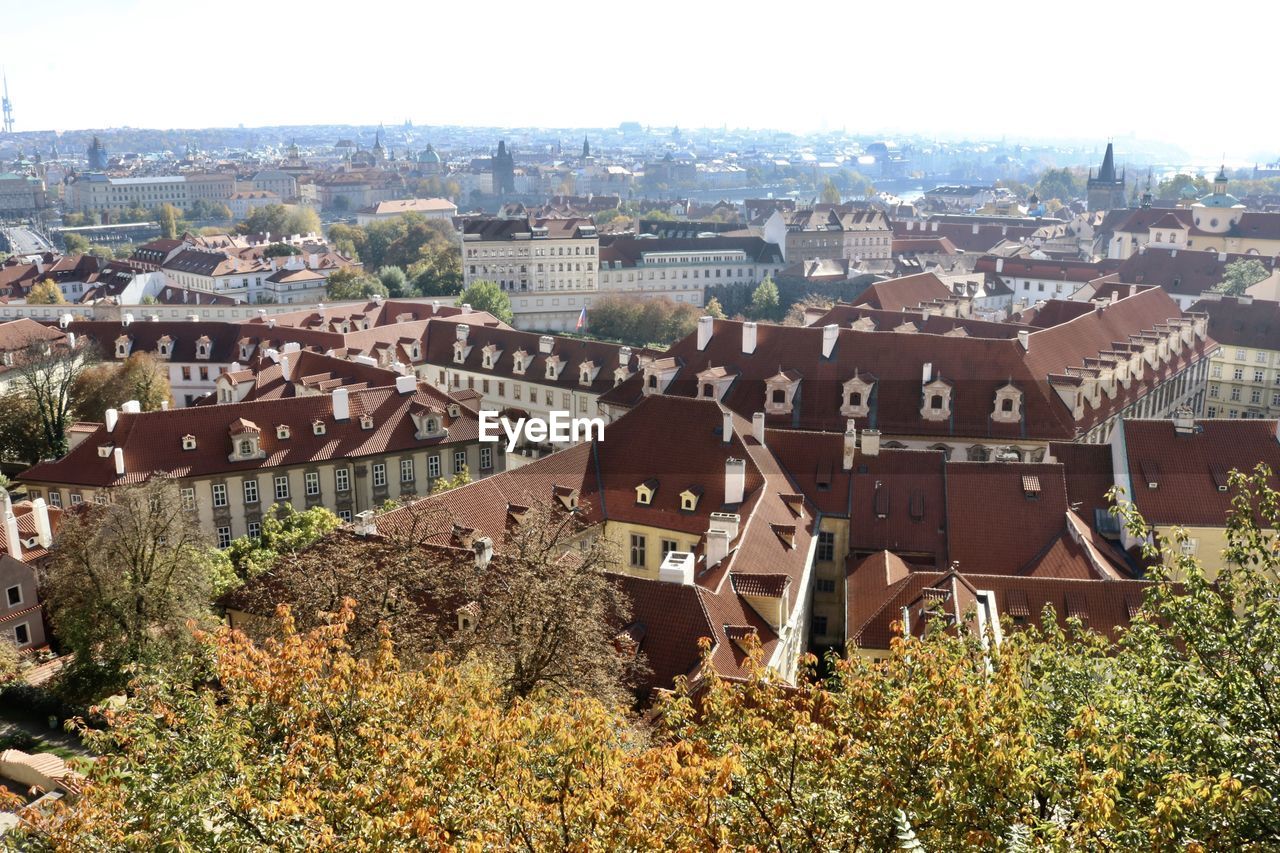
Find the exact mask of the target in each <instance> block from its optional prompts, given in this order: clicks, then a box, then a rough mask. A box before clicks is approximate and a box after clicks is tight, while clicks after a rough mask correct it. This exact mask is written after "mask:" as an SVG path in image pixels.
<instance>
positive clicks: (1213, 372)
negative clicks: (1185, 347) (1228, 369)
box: [1209, 364, 1222, 379]
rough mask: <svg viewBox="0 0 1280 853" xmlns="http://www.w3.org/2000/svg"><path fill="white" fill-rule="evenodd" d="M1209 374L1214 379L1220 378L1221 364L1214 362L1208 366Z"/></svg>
mask: <svg viewBox="0 0 1280 853" xmlns="http://www.w3.org/2000/svg"><path fill="white" fill-rule="evenodd" d="M1209 375H1210V376H1211V377H1213V378H1214V379H1221V378H1222V365H1221V364H1215V365H1214V366H1213V367H1212V368H1210V369H1209Z"/></svg>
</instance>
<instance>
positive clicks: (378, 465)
mask: <svg viewBox="0 0 1280 853" xmlns="http://www.w3.org/2000/svg"><path fill="white" fill-rule="evenodd" d="M386 484H387V463H385V462H375V463H373V485H374V487H375V488H381V487H382V486H385V485H386Z"/></svg>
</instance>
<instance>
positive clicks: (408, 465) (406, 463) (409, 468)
mask: <svg viewBox="0 0 1280 853" xmlns="http://www.w3.org/2000/svg"><path fill="white" fill-rule="evenodd" d="M400 482H402V483H412V482H413V460H412V459H401V460H400Z"/></svg>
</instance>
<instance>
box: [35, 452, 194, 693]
mask: <svg viewBox="0 0 1280 853" xmlns="http://www.w3.org/2000/svg"><path fill="white" fill-rule="evenodd" d="M208 549H209V545H208V542H207V541H206V540H205V537H204V535H203V534H202V533H201V532H200V529H199V526H198V523H197V520H196V518H195V516H194V514H193V513H192V512H191V511H190V510H188V509H187V508H186V507H185V506H184V505H183V502H182V497H181V495H180V494H179V491H178V486H177V485H176V483H175V482H174V481H172V480H169V479H166V478H163V477H153V478H152V479H151V480H149V481H148V482H146V483H144V484H141V485H129V486H121V487H117V488H114V489H112V491H111V493H110V500H109V502H108V503H106V504H95V505H91V506H86V508H85V509H83V510H82V511H81V512H78V513H70V514H68V515H67V516H66V517H65V518H64V520H63V526H62V529H61V530H60V531H59V534H58V539H57V542H56V543H55V545H54V549H53V556H52V559H51V560H50V562H49V564H48V566H47V568H46V569H45V570H44V574H43V577H42V582H41V589H42V590H43V592H42V594H41V597H42V598H43V599H44V602H45V607H46V610H47V612H48V613H49V617H50V619H51V621H52V623H53V627H54V630H55V632H56V634H57V636H58V637H59V639H61V641H62V642H63V644H65V645H66V646H67V647H68V648H70V649H71V650H73V651H74V652H75V653H76V664H77V666H96V667H98V668H100V669H101V670H102V671H103V672H104V673H105V674H106V677H107V678H108V679H109V678H110V676H111V675H112V674H114V675H116V676H117V677H119V674H120V673H122V672H123V671H124V669H125V667H127V666H129V665H130V664H141V665H154V664H161V663H164V662H166V661H167V659H168V657H169V656H170V655H172V654H174V652H175V649H178V648H181V647H183V646H185V645H186V643H187V641H188V640H189V639H190V631H189V628H188V626H187V621H188V620H191V619H195V620H202V619H204V618H206V617H207V616H208V613H209V611H208V605H209V599H210V593H211V590H212V588H213V586H214V578H213V577H212V571H213V567H212V565H211V562H210V560H209V558H208V556H207V554H208Z"/></svg>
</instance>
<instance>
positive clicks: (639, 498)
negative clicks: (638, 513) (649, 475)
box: [636, 479, 658, 506]
mask: <svg viewBox="0 0 1280 853" xmlns="http://www.w3.org/2000/svg"><path fill="white" fill-rule="evenodd" d="M657 491H658V481H657V480H656V479H649V480H645V481H644V482H643V483H641V484H640V485H638V486H636V503H637V504H639V505H640V506H650V505H652V504H653V496H654V495H655V494H657Z"/></svg>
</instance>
